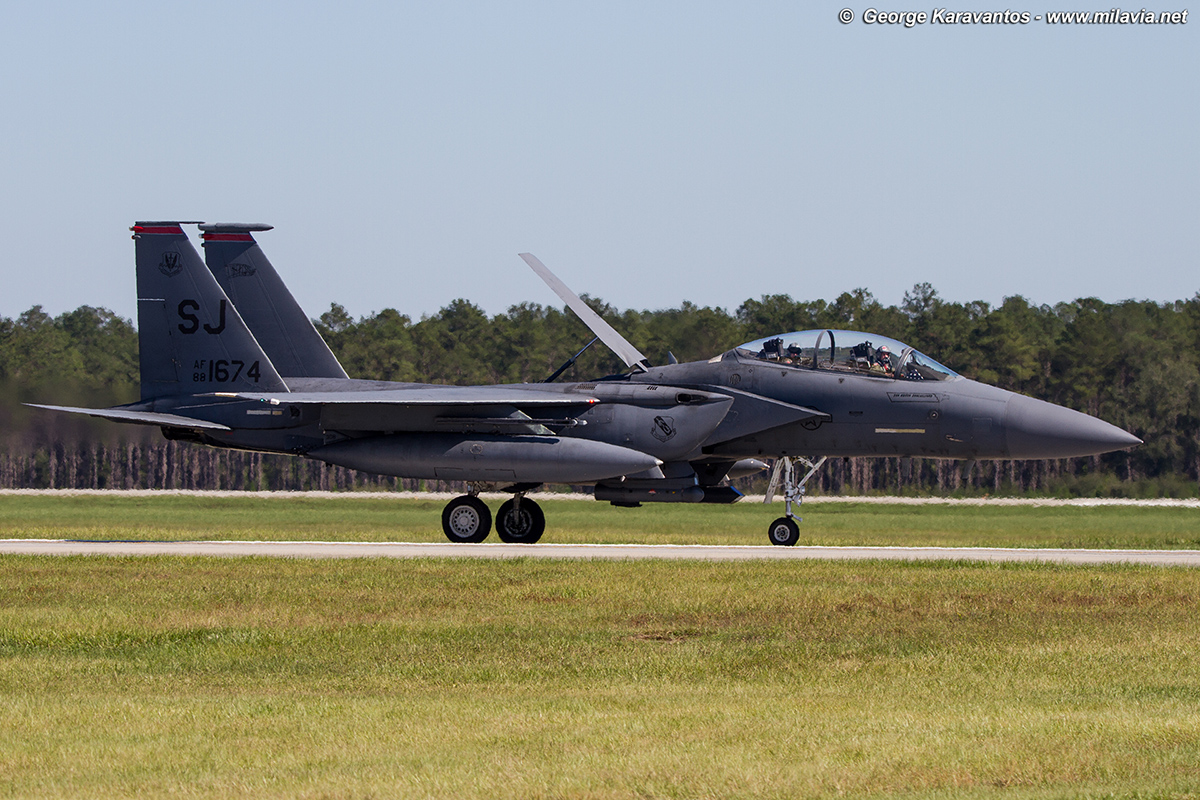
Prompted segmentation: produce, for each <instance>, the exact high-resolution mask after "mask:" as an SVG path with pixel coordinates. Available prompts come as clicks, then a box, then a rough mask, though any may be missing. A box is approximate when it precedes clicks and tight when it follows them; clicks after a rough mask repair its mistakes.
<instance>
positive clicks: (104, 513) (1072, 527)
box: [0, 495, 1200, 549]
mask: <svg viewBox="0 0 1200 800" xmlns="http://www.w3.org/2000/svg"><path fill="white" fill-rule="evenodd" d="M443 505H444V502H443V501H435V500H409V499H397V498H389V497H386V496H382V497H372V498H362V497H348V498H332V499H325V498H312V497H303V496H300V497H296V498H287V499H280V498H271V497H254V496H246V497H194V496H178V495H163V496H151V497H131V496H123V495H114V496H104V495H83V496H64V497H55V496H23V495H7V496H0V538H48V539H170V540H188V539H254V540H284V539H287V540H353V541H409V542H420V541H445V538H444V537H443V535H442V533H441V511H442V507H443ZM491 506H492V510H493V512H495V510H496V508H497V507H498V506H499V503H498V502H496V501H491ZM543 508H544V509H545V512H546V520H547V529H546V535H545V537H544V539H543V541H546V542H612V543H618V542H619V543H626V542H637V543H663V544H666V543H670V544H697V543H701V544H756V545H757V544H762V545H765V544H766V542H767V539H766V529H767V525H768V524H769V523H770V522H771V520H772V519H774V518H775V517H778V516H781V515H782V513H783V505H782V503H775V504H772V505H763V504H761V503H748V502H743V503H738V504H736V505H733V506H693V505H650V504H648V505H646V506H643V507H642V508H636V509H627V508H615V507H613V506H611V505H609V504H607V503H597V502H594V501H581V500H562V501H557V500H553V501H546V502H545V503H543ZM802 516H803V518H804V522H803V523H802V524H801V536H802V539H801V542H802V543H804V544H819V545H936V546H994V547H1097V548H1149V549H1160V548H1176V549H1179V548H1183V549H1192V548H1197V547H1200V509H1196V508H1135V507H1118V508H1111V507H1108V508H1094V507H1093V508H1080V507H1024V506H1022V507H1013V506H983V507H978V506H900V505H877V504H869V503H836V504H834V503H825V504H809V505H806V506H804V507H803V510H802Z"/></svg>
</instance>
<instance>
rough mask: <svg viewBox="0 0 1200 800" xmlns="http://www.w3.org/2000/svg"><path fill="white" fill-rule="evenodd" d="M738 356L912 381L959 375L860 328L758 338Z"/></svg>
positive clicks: (906, 348) (896, 342)
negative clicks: (859, 329)
mask: <svg viewBox="0 0 1200 800" xmlns="http://www.w3.org/2000/svg"><path fill="white" fill-rule="evenodd" d="M736 349H737V352H738V354H739V355H741V356H742V357H748V358H757V359H761V360H763V361H769V362H772V363H776V364H782V365H786V366H792V367H796V368H804V369H824V370H837V371H842V372H856V373H861V374H864V375H873V376H875V377H879V378H894V379H898V380H909V381H944V380H949V379H950V378H956V377H958V373H957V372H955V371H954V370H952V369H950V368H949V367H946V366H943V365H942V364H939V363H938V362H936V361H934V360H933V359H932V358H930V357H929V356H927V355H925V354H924V353H921V352H918V351H916V350H914V349H913V348H911V347H909V346H908V345H906V344H904V343H903V342H899V341H896V340H895V339H892V338H889V337H887V336H879V335H877V334H874V333H862V332H861V331H839V330H814V331H796V332H795V333H782V334H778V335H775V336H767V337H764V338H762V339H755V340H754V341H753V342H747V343H746V344H744V345H742V346H741V347H738V348H736Z"/></svg>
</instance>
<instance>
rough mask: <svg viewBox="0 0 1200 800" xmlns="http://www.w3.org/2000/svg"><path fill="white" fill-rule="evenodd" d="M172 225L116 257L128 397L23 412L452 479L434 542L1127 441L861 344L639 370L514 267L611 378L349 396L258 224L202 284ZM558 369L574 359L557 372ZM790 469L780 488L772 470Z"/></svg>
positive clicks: (215, 236) (789, 526)
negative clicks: (848, 468) (910, 463)
mask: <svg viewBox="0 0 1200 800" xmlns="http://www.w3.org/2000/svg"><path fill="white" fill-rule="evenodd" d="M184 224H193V223H185V222H177V221H166V222H139V223H136V224H135V225H134V226H133V228H132V230H133V233H134V236H133V238H134V240H135V253H136V265H137V289H138V335H139V347H140V359H141V363H140V369H141V400H139V401H138V402H136V403H131V404H129V405H125V406H118V407H113V408H104V409H90V408H74V407H64V406H39V407H40V408H48V409H52V410H57V411H67V412H74V413H83V414H90V415H92V416H96V417H102V418H106V419H110V420H114V421H118V422H127V423H136V424H143V425H155V426H159V427H160V428H161V429H162V432H163V435H164V436H166V437H168V438H171V439H178V440H185V441H191V442H198V443H201V444H206V445H210V446H214V447H227V448H240V449H246V450H258V451H263V452H274V453H289V454H292V455H297V456H302V457H306V458H312V459H317V460H320V461H324V462H327V463H330V464H337V465H341V466H345V467H350V468H353V469H358V470H364V471H368V472H374V473H378V474H383V475H393V476H397V477H406V478H433V479H441V480H455V481H463V482H465V483H466V484H467V485H468V487H469V489H468V492H467V494H465V495H463V496H460V497H457V498H455V499H453V500H451V501H450V502H449V503H448V504H447V505H446V507H445V509H444V511H443V513H442V527H443V530H444V532H445V534H446V536H447V537H448V538H449V539H450V540H451V541H454V542H480V541H483V540H484V539H485V538H486V537H487V536H488V533H489V532H490V529H491V524H492V516H491V512H490V510H489V509H488V507H487V506H486V505H485V504H484V503H483V502H482V501H481V500H480V499H479V497H478V494H479V492H480V491H481V490H482V489H484V488H488V487H495V488H499V489H502V490H504V491H507V492H509V493H511V494H512V495H513V497H512V499H511V500H508V501H506V502H505V503H503V504H502V505H501V506H500V508H499V509H498V511H497V513H496V519H495V523H496V529H497V533H498V535H499V536H500V538H501V539H502V540H504V541H506V542H522V543H533V542H536V541H537V540H538V539H539V538H540V537H541V535H542V533H543V531H544V530H545V517H544V515H543V513H542V511H541V509H540V507H539V506H538V504H537V503H536V502H534V501H533V500H532V499H531V498H528V497H526V493H527V492H529V491H530V490H532V489H534V488H536V487H538V486H541V485H542V484H547V483H550V484H554V483H558V484H591V485H593V486H594V487H595V490H594V491H595V497H596V499H597V500H602V501H610V502H612V503H614V504H617V505H627V506H635V505H638V504H640V503H642V502H708V503H729V502H734V501H736V500H737V499H739V498H740V497H741V495H740V493H739V492H738V491H737V490H736V489H734V488H733V487H732V486H730V485H729V484H728V481H729V480H731V479H733V478H736V477H740V476H743V475H748V474H753V473H755V472H759V471H761V470H764V469H766V468H767V464H766V463H764V462H763V461H762V460H761V459H763V458H768V459H776V464H775V470H774V472H773V474H772V478H771V483H770V487H769V489H768V493H769V494H773V493H774V492H775V491H776V490H777V489H778V488H779V487H780V486H782V491H783V495H784V498H785V500H786V501H787V502H786V513H785V516H784V517H781V518H780V519H778V520H776V521H775V522H774V523H772V525H771V527H770V529H769V537H770V540H771V542H772V543H774V544H779V545H792V544H795V543H796V541H797V540H798V538H799V527H798V526H797V525H796V522H795V519H794V516H793V513H792V504H793V502H797V501H799V500H800V499H801V495H802V493H803V487H804V483H805V482H806V481H807V480H808V479H809V477H811V475H812V474H813V473H814V472H815V471H816V469H817V468H819V466H820V464H821V463H823V462H824V460H825V459H826V458H828V457H833V456H866V455H887V456H928V457H937V458H954V459H986V458H1065V457H1073V456H1083V455H1091V454H1095V453H1102V452H1107V451H1109V450H1115V449H1120V448H1124V447H1130V446H1133V445H1136V444H1139V443H1140V440H1139V439H1137V438H1136V437H1134V436H1131V435H1130V434H1128V433H1126V432H1124V431H1122V430H1120V429H1119V428H1116V427H1114V426H1112V425H1109V424H1108V423H1105V422H1103V421H1101V420H1098V419H1096V418H1094V417H1090V416H1088V415H1086V414H1081V413H1079V412H1076V411H1072V410H1070V409H1066V408H1062V407H1060V406H1055V405H1052V404H1050V403H1044V402H1041V401H1039V400H1034V399H1032V398H1028V397H1023V396H1021V395H1016V394H1013V393H1012V392H1007V391H1004V390H1002V389H997V388H995V387H991V386H987V385H985V384H980V383H977V382H975V381H971V380H969V379H967V378H964V377H962V376H960V375H957V374H956V373H954V372H953V371H952V370H950V369H948V368H946V367H944V366H942V365H941V364H938V363H937V362H936V361H934V360H933V359H931V358H929V357H927V356H925V355H923V354H921V353H918V352H916V351H915V350H913V349H912V348H909V347H907V346H905V345H903V344H902V343H900V342H896V341H894V340H891V339H888V338H886V337H882V336H875V335H871V334H866V333H856V332H850V331H803V332H798V333H791V334H778V335H772V336H766V337H763V338H761V339H758V340H755V341H753V342H749V343H747V344H745V345H743V346H741V347H737V348H734V349H733V350H730V351H729V352H727V353H724V354H721V355H717V356H715V357H714V358H712V359H710V360H709V361H703V362H694V363H687V364H677V363H672V364H667V365H664V366H661V367H652V366H650V365H649V364H648V363H647V360H646V358H645V357H644V356H643V355H642V354H641V353H640V352H638V351H637V349H636V348H635V347H633V346H632V345H631V344H630V343H629V342H627V341H625V339H624V338H622V337H621V336H620V334H618V333H617V332H616V331H615V330H613V329H612V328H611V327H610V326H609V325H608V324H607V323H605V322H604V321H603V320H602V319H600V318H599V317H598V316H597V315H596V314H595V313H594V312H593V311H592V310H591V309H590V308H589V307H588V306H587V305H586V304H584V303H583V302H582V301H581V300H580V299H579V297H578V296H576V295H575V294H574V293H573V292H571V291H570V290H569V289H567V287H566V286H565V285H563V284H562V282H561V281H559V280H558V279H557V278H556V277H554V276H553V275H552V274H551V273H550V272H549V270H547V269H546V268H545V267H544V266H543V265H542V264H541V262H539V261H537V259H536V258H534V257H533V256H530V255H528V254H524V255H523V256H522V257H523V258H524V259H525V260H526V262H527V263H529V265H530V266H531V267H533V268H534V270H535V271H537V272H538V274H539V275H541V276H542V277H543V279H545V280H546V281H547V283H548V284H549V285H550V286H551V288H552V289H554V290H555V292H556V293H558V294H559V296H560V297H562V298H563V300H564V301H565V302H567V304H568V305H569V306H570V307H571V308H572V309H573V310H574V311H575V312H576V313H577V314H579V315H580V317H581V318H582V319H583V320H584V322H585V323H587V324H588V325H589V327H591V328H592V330H593V332H594V333H596V335H597V338H599V339H600V340H602V341H603V342H604V343H605V344H606V345H608V346H609V347H610V348H612V349H613V351H614V352H616V353H617V354H618V355H619V356H620V357H621V358H622V359H623V360H624V361H625V363H626V364H627V365H628V366H629V367H630V371H629V372H628V373H627V374H624V375H619V376H612V377H609V378H605V379H600V380H596V381H590V382H587V383H564V384H558V383H550V382H547V383H537V384H516V385H499V386H444V385H435V384H415V383H395V382H387V381H366V380H355V379H351V378H348V377H347V376H346V373H345V371H344V370H343V369H342V367H341V365H340V364H338V362H337V359H336V358H335V357H334V355H333V353H332V352H331V351H330V350H329V348H328V346H327V345H326V344H325V342H324V341H323V340H322V339H321V337H320V335H319V334H318V333H317V331H316V329H315V328H313V326H312V323H311V322H310V321H309V319H308V317H307V316H305V315H304V314H303V312H302V311H301V309H300V308H299V306H298V305H297V304H296V301H295V299H294V298H293V297H292V295H291V293H290V292H288V291H287V288H286V287H285V286H284V284H283V282H282V280H280V278H279V275H278V273H276V271H275V269H274V267H272V265H271V263H270V262H269V261H268V260H267V258H266V256H265V255H264V254H263V253H262V250H261V249H260V248H259V246H258V244H257V242H255V240H254V238H253V235H252V234H253V233H254V232H256V231H263V230H269V229H270V226H266V225H246V224H215V225H205V224H201V225H200V228H201V231H202V238H203V240H204V247H205V252H206V260H207V266H206V265H205V263H204V262H202V261H201V260H200V257H199V255H198V254H197V253H196V251H195V248H194V247H192V244H191V242H190V240H189V239H188V237H187V236H186V235H185V234H184V232H183V229H182V227H181V226H182V225H184ZM577 355H578V354H577ZM794 459H799V460H800V461H801V463H803V464H806V465H807V466H808V467H809V470H808V473H807V474H806V475H804V476H803V477H802V478H800V479H799V480H798V479H797V470H796V468H795V465H794V463H793V460H794Z"/></svg>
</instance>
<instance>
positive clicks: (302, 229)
mask: <svg viewBox="0 0 1200 800" xmlns="http://www.w3.org/2000/svg"><path fill="white" fill-rule="evenodd" d="M1076 1H1077V0H1072V2H1076ZM1055 2H1058V0H1055ZM849 7H850V8H851V9H852V10H853V11H855V14H856V20H855V21H854V22H853V23H851V24H849V25H844V24H842V23H840V22H839V21H838V19H837V12H838V11H839V10H840V9H841V8H843V5H842V4H840V3H838V4H826V3H819V2H818V3H804V4H802V3H798V2H794V0H793V2H768V1H765V0H764V2H756V3H749V4H734V3H707V2H667V1H663V2H644V0H643V2H598V3H571V2H561V0H560V2H532V3H530V2H505V3H484V2H438V3H432V2H428V3H404V2H394V3H353V2H351V3H342V4H337V5H335V4H330V3H309V2H287V3H283V2H238V3H233V2H225V1H224V0H213V1H212V2H207V3H203V4H182V3H172V4H163V3H124V2H116V3H106V4H93V3H82V2H80V3H66V2H59V3H55V2H46V3H38V4H32V3H23V4H12V5H10V6H9V7H8V8H7V9H6V13H5V22H4V25H3V26H2V28H0V44H2V46H0V65H2V69H3V74H4V75H5V80H4V81H2V82H0V103H2V104H3V109H4V113H3V115H2V116H0V120H2V122H0V125H2V128H0V131H2V133H0V136H2V138H3V144H4V146H3V149H2V150H0V186H2V187H3V188H2V189H0V203H2V204H3V207H2V209H0V215H2V216H0V219H2V220H3V223H2V224H0V236H2V237H3V252H4V254H5V256H4V258H5V262H6V263H5V264H4V266H3V274H4V277H5V290H4V292H3V293H2V294H0V298H2V300H0V315H4V316H14V315H16V314H18V313H20V312H21V311H24V310H25V309H27V308H29V307H30V306H32V305H34V304H41V305H43V306H44V307H45V308H46V310H47V311H49V312H51V313H55V314H57V313H60V312H62V311H66V310H70V309H73V308H75V307H77V306H79V305H85V304H86V305H96V306H104V307H107V308H110V309H112V310H114V311H116V312H118V313H120V314H121V315H123V316H128V317H132V316H133V315H134V313H135V312H134V309H135V302H134V289H133V286H134V281H133V247H132V242H130V240H129V232H128V230H127V229H128V227H129V226H130V225H131V224H132V223H133V222H134V221H135V220H139V219H203V220H208V221H254V222H259V221H261V222H266V223H269V224H273V225H275V226H276V229H275V230H273V231H270V232H267V233H264V234H261V235H259V241H260V243H261V244H262V245H263V248H264V250H265V251H266V252H267V254H268V256H269V257H270V258H271V259H272V261H273V262H274V264H275V266H276V267H277V268H278V269H279V271H280V272H281V274H282V275H283V276H284V279H285V280H286V281H287V282H288V284H289V286H290V287H291V288H292V290H293V292H294V293H295V295H296V297H297V299H298V300H299V301H300V303H301V305H302V306H304V308H305V310H306V311H308V313H309V314H310V315H312V316H317V315H319V314H320V313H321V312H323V311H324V310H326V309H327V308H328V307H329V303H330V302H331V301H336V302H339V303H341V304H343V305H344V306H346V308H347V309H348V310H349V311H350V312H351V313H352V314H354V315H355V316H360V315H364V314H368V313H371V312H374V311H378V310H381V309H383V308H387V307H391V308H396V309H398V310H400V311H401V312H402V313H405V314H409V315H410V316H412V317H413V318H419V317H420V316H421V315H422V314H432V313H435V312H436V311H437V310H438V309H439V308H441V307H443V306H444V305H446V304H447V303H448V302H450V301H451V300H453V299H455V298H465V299H467V300H469V301H471V302H473V303H475V304H477V305H479V306H481V307H482V308H483V309H484V310H485V311H487V312H488V313H490V314H495V313H498V312H501V311H504V310H505V309H506V308H508V307H509V306H510V305H513V304H515V303H519V302H522V301H530V302H536V303H541V304H544V305H551V304H553V305H558V301H557V298H555V297H554V296H553V295H552V294H551V293H550V291H549V290H548V289H546V288H545V287H544V286H543V285H542V284H541V283H540V282H539V281H538V280H537V278H536V277H535V276H534V275H533V273H532V272H531V271H530V270H529V269H528V268H527V267H526V266H525V265H524V264H523V263H522V262H521V261H520V259H518V258H517V255H516V254H517V253H518V252H521V251H530V252H533V253H535V254H537V255H538V256H539V257H540V258H541V259H542V260H543V261H544V262H545V263H546V264H547V265H548V266H549V267H550V268H551V269H552V270H555V271H556V272H557V273H558V274H559V275H560V276H561V277H562V278H563V279H564V280H565V281H566V282H567V283H568V284H569V285H570V286H571V287H572V288H574V289H575V290H576V291H578V292H586V293H588V294H591V295H593V296H597V297H600V298H602V299H604V300H605V301H607V302H608V303H610V304H612V305H614V306H616V307H618V308H668V307H676V306H678V305H679V304H680V303H681V302H682V301H684V300H690V301H692V302H694V303H697V304H700V305H710V306H719V307H723V308H726V309H729V310H731V311H732V310H734V309H735V308H736V307H737V305H738V304H740V303H741V302H742V301H743V300H745V299H747V298H752V297H754V298H756V297H759V296H761V295H764V294H776V293H786V294H790V295H792V296H793V297H795V298H798V299H815V298H820V297H823V298H827V299H830V300H832V299H833V298H835V297H836V296H837V295H838V294H840V293H841V292H844V291H849V290H852V289H854V288H856V287H860V286H861V287H865V288H867V289H869V290H870V291H872V292H873V293H874V294H875V295H876V297H878V298H879V299H880V300H881V301H882V302H884V303H898V302H900V300H901V298H902V297H903V294H904V292H905V291H906V290H908V289H910V288H911V287H912V286H913V284H915V283H918V282H922V281H928V282H930V283H932V284H933V285H934V286H935V288H936V289H937V290H938V291H939V293H940V294H941V295H942V296H943V297H945V298H947V299H951V300H958V301H966V300H977V299H981V300H986V301H988V302H990V303H998V302H999V301H1000V300H1001V299H1002V298H1003V297H1005V296H1009V295H1018V294H1019V295H1023V296H1025V297H1027V298H1029V299H1030V300H1031V301H1033V302H1037V303H1055V302H1058V301H1062V300H1069V299H1073V298H1076V297H1080V296H1097V297H1100V298H1101V299H1104V300H1107V301H1119V300H1122V299H1126V298H1138V299H1152V300H1156V301H1167V300H1176V299H1187V298H1190V297H1192V296H1194V295H1195V294H1196V293H1197V291H1198V290H1200V269H1197V266H1198V265H1197V255H1198V254H1200V247H1198V244H1200V241H1198V239H1200V233H1198V230H1200V224H1198V223H1200V155H1198V147H1197V143H1198V142H1200V136H1198V134H1200V102H1198V101H1200V91H1198V90H1197V76H1198V75H1200V41H1198V38H1197V31H1198V30H1200V18H1196V19H1194V20H1192V19H1191V17H1190V15H1189V22H1188V23H1187V24H1185V25H1175V26H1114V25H1103V26H1071V27H1068V26H1052V25H1047V24H1045V23H1043V22H1036V21H1035V22H1030V23H1029V24H1028V25H998V26H986V25H976V26H950V25H931V24H925V25H918V26H916V27H914V28H911V29H906V28H904V27H899V26H871V25H865V24H863V23H862V22H861V21H860V19H861V15H862V12H863V11H864V10H865V9H866V8H867V7H868V6H867V5H863V4H857V5H850V6H849ZM877 7H878V8H887V9H895V10H900V9H901V7H899V6H894V7H893V6H888V7H882V6H877ZM1009 7H1010V8H1013V9H1014V10H1028V11H1030V12H1031V13H1033V14H1040V13H1043V12H1044V11H1047V10H1050V11H1054V10H1059V9H1066V10H1092V9H1091V7H1090V6H1086V5H1075V6H1069V7H1067V6H1057V5H1055V6H1045V7H1041V6H1027V7H1025V6H1023V7H1020V8H1019V9H1018V8H1017V7H1013V6H1009ZM1108 7H1109V6H1106V5H1098V6H1097V7H1096V10H1105V9H1107V8H1108ZM1183 7H1184V6H1179V7H1176V6H1170V7H1167V6H1162V7H1158V6H1156V7H1153V8H1150V7H1147V8H1150V10H1152V11H1158V10H1168V11H1171V10H1180V9H1181V8H1183ZM932 8H933V7H932V6H931V7H930V9H932ZM954 8H955V9H960V10H968V9H987V8H990V7H989V6H986V5H981V4H978V3H964V4H962V5H959V6H955V7H954ZM1139 8H1140V6H1139ZM1001 10H1002V9H1001Z"/></svg>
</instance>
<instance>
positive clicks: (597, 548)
mask: <svg viewBox="0 0 1200 800" xmlns="http://www.w3.org/2000/svg"><path fill="white" fill-rule="evenodd" d="M0 554H18V555H52V556H217V557H222V558H239V557H250V556H257V557H269V558H561V559H595V560H622V559H628V560H645V559H660V560H662V559H666V560H670V559H681V560H693V561H796V560H799V561H803V560H822V561H856V560H867V559H882V560H887V561H975V562H1016V563H1020V562H1041V563H1055V564H1141V565H1147V566H1169V567H1200V550H1063V549H1049V548H1047V549H1033V548H1004V547H815V546H814V547H805V546H800V547H772V546H770V545H754V546H751V545H699V544H697V545H671V544H536V545H521V544H502V543H495V544H487V543H485V544H451V543H450V542H440V543H439V542H432V543H428V542H426V543H406V542H231V541H207V542H204V541H196V542H150V541H78V540H64V539H0Z"/></svg>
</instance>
